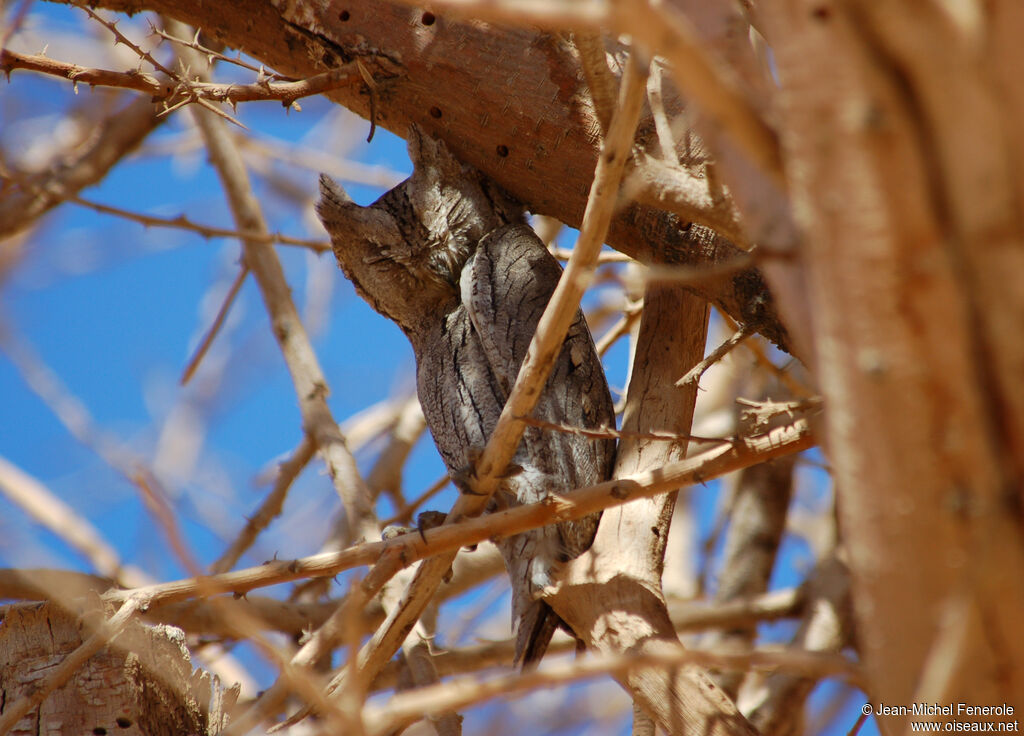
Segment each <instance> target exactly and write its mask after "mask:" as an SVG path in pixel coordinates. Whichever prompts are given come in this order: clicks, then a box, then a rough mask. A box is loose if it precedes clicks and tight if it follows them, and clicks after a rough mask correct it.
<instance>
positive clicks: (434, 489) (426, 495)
mask: <svg viewBox="0 0 1024 736" xmlns="http://www.w3.org/2000/svg"><path fill="white" fill-rule="evenodd" d="M451 480H452V479H451V478H450V477H448V474H447V473H445V474H444V475H442V476H441V477H440V478H438V479H437V480H435V481H434V482H433V483H431V484H430V487H429V488H427V490H425V491H423V493H421V494H420V495H419V496H417V497H416V498H414V499H413V500H412V502H411V503H409V504H407V505H406V506H405V507H404V508H402V509H400V510H399V511H398V513H396V514H395V515H394V516H392V517H391V518H389V519H385V520H384V521H382V522H381V523H380V525H381V526H382V527H385V526H390V525H391V524H397V523H398V522H400V521H408V520H409V519H411V518H412V515H413V514H414V513H416V510H417V509H418V508H420V507H421V506H422V505H423V504H425V503H426V502H427V501H429V500H430V499H432V498H433V497H434V496H436V495H437V494H438V493H440V492H441V491H442V490H444V488H445V486H447V485H448V484H449V483H451Z"/></svg>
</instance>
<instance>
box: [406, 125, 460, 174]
mask: <svg viewBox="0 0 1024 736" xmlns="http://www.w3.org/2000/svg"><path fill="white" fill-rule="evenodd" d="M409 158H410V159H411V160H412V164H413V175H412V179H413V181H414V182H417V183H419V182H420V181H424V177H432V178H434V179H436V180H437V182H438V183H441V182H445V181H453V182H455V181H458V180H460V179H463V178H465V177H466V176H467V175H469V173H470V169H469V168H468V167H466V166H464V165H463V164H462V163H461V162H460V161H459V160H458V159H457V158H455V155H454V154H453V153H452V152H451V149H449V148H448V145H447V144H446V143H445V142H444V141H443V140H441V139H440V138H432V137H431V136H430V135H429V134H427V133H426V132H425V131H424V130H423V129H422V128H420V127H419V126H418V125H415V124H413V125H410V126H409Z"/></svg>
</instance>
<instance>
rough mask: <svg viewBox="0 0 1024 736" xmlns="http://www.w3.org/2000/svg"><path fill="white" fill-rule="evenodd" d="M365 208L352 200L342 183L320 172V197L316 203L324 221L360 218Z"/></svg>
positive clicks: (318, 212)
mask: <svg viewBox="0 0 1024 736" xmlns="http://www.w3.org/2000/svg"><path fill="white" fill-rule="evenodd" d="M364 209H366V208H365V207H360V206H359V205H357V204H356V203H355V202H353V201H352V198H351V197H350V196H348V192H346V191H345V190H344V189H343V188H342V186H341V184H339V183H338V182H336V181H334V179H332V178H331V177H329V176H327V174H320V199H319V200H317V203H316V213H317V215H319V217H320V220H321V221H322V222H324V223H325V224H326V223H327V222H338V221H347V220H352V219H360V213H361V212H362V211H363V210H364Z"/></svg>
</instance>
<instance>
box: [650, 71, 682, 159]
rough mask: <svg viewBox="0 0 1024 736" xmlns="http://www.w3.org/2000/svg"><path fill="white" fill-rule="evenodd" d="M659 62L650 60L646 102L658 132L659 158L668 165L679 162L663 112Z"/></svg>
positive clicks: (670, 128)
mask: <svg viewBox="0 0 1024 736" xmlns="http://www.w3.org/2000/svg"><path fill="white" fill-rule="evenodd" d="M661 71H662V67H661V63H660V62H659V61H658V60H657V59H655V60H653V61H652V62H651V72H650V76H649V77H648V78H647V102H648V104H649V105H650V107H651V117H653V118H654V129H655V131H657V133H658V147H659V148H660V149H661V160H662V161H663V162H664V163H666V164H668V165H669V166H675V165H678V164H679V156H678V155H677V154H676V147H675V140H674V138H673V136H672V125H671V124H670V123H669V121H668V114H667V113H666V112H665V103H664V101H663V100H662V97H661V83H662V82H661Z"/></svg>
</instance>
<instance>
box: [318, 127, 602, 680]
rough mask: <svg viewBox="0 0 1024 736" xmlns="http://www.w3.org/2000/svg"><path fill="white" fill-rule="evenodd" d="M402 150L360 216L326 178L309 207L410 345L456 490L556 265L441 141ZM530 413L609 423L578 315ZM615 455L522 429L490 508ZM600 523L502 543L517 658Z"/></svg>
mask: <svg viewBox="0 0 1024 736" xmlns="http://www.w3.org/2000/svg"><path fill="white" fill-rule="evenodd" d="M409 151H410V156H411V158H412V160H413V163H414V167H415V168H414V173H413V175H412V177H410V178H409V179H407V180H406V181H404V182H402V183H401V184H399V185H398V186H397V187H395V188H394V189H392V190H391V191H389V192H388V193H387V194H385V195H384V196H383V197H381V198H380V199H379V200H378V201H377V202H375V203H374V204H372V205H370V206H369V207H360V206H358V205H356V204H354V203H352V202H351V200H349V198H348V197H347V196H346V195H345V193H344V191H342V190H341V188H340V187H338V186H337V185H336V184H334V183H333V182H332V181H331V180H330V179H328V178H326V177H321V180H320V183H321V199H320V202H319V203H318V204H317V211H318V213H319V215H320V218H321V219H322V220H323V223H324V226H325V227H326V228H327V231H328V233H330V235H331V241H332V243H333V246H334V252H335V255H336V256H337V259H338V263H339V264H340V266H341V268H342V270H343V271H344V272H345V274H346V275H347V276H348V278H349V279H350V280H351V281H352V283H353V284H355V287H356V290H357V291H358V292H359V293H360V295H362V296H363V298H364V299H366V301H367V302H369V303H370V305H371V306H373V307H374V309H376V310H377V311H378V312H380V313H381V314H383V315H384V316H385V317H388V318H389V319H391V320H393V321H394V322H395V323H397V324H398V326H399V327H401V328H402V330H403V331H404V332H405V334H406V336H407V337H408V338H409V341H410V342H411V343H412V346H413V350H414V352H415V354H416V365H417V371H416V375H417V386H418V389H419V398H420V403H421V404H422V405H423V413H424V415H425V416H426V420H427V425H428V426H429V427H430V431H431V434H432V435H433V437H434V442H435V443H436V444H437V448H438V450H439V451H440V453H441V457H442V458H443V459H444V462H445V464H446V465H447V467H448V469H449V472H451V473H452V476H453V478H456V479H457V483H458V484H459V485H462V486H463V488H461V490H464V491H465V490H468V489H467V488H465V487H464V486H465V483H464V482H461V479H463V478H465V477H467V475H468V474H469V473H468V471H470V469H471V466H472V463H473V460H474V458H475V456H476V453H477V452H479V450H480V449H482V448H483V447H484V445H486V443H487V440H488V438H489V437H490V436H491V433H492V432H493V431H494V427H495V425H496V424H497V421H498V416H499V415H500V413H501V409H502V407H503V406H504V404H505V400H506V399H507V397H508V394H509V391H510V390H511V387H512V385H513V384H514V382H515V379H516V376H517V374H518V372H519V368H520V366H521V365H522V362H523V359H524V357H525V356H526V350H527V347H528V346H529V344H530V340H531V338H532V336H533V333H534V330H535V328H536V326H537V322H538V320H539V319H540V315H541V313H542V312H543V311H544V307H545V306H546V305H547V303H548V300H549V299H550V297H551V294H552V292H553V291H554V288H555V285H556V283H557V282H558V278H559V274H560V271H561V269H560V266H559V265H558V263H557V261H556V260H555V259H554V258H553V257H552V256H551V255H550V254H549V253H548V251H547V249H546V248H545V247H544V245H543V243H541V242H540V240H539V239H538V238H537V236H536V235H535V234H534V233H533V231H532V230H531V229H530V228H529V227H528V226H527V225H526V224H525V223H524V221H523V215H522V211H521V209H520V208H519V207H518V206H517V205H516V204H515V203H514V202H512V201H511V200H510V199H509V198H508V197H507V196H506V195H504V194H503V193H502V192H501V191H500V190H499V189H498V188H497V187H495V186H494V185H493V184H491V183H490V182H489V181H488V180H486V179H485V178H484V177H483V176H482V175H481V174H479V173H478V172H476V171H475V170H473V169H470V168H468V167H465V166H462V165H461V164H460V163H459V162H458V161H456V160H455V159H454V157H453V156H452V155H451V153H449V151H448V149H447V147H446V146H445V145H444V144H443V143H441V142H439V141H434V140H431V139H430V138H427V137H426V136H424V135H422V134H421V133H420V132H419V131H418V130H417V129H415V128H413V129H412V130H411V131H410V136H409ZM534 416H536V417H538V418H541V419H544V420H545V421H548V422H557V423H563V424H568V425H573V426H582V427H588V428H596V427H601V426H613V425H614V411H613V409H612V401H611V396H610V394H609V392H608V385H607V383H606V382H605V377H604V371H603V370H602V367H601V361H600V359H599V358H598V356H597V353H596V351H595V349H594V342H593V340H592V338H591V336H590V332H589V331H588V329H587V325H586V322H585V320H584V318H583V315H582V314H581V313H577V315H576V319H575V321H574V322H573V325H572V327H571V328H570V330H569V334H568V336H567V338H566V340H565V344H564V346H563V347H562V352H561V354H560V355H559V358H558V362H557V363H556V365H555V368H554V370H553V371H552V374H551V376H550V378H549V379H548V382H547V385H546V387H545V390H544V393H543V394H542V396H541V398H540V400H539V402H538V404H537V407H536V409H535V410H534ZM614 451H615V445H614V442H613V441H611V440H593V439H587V438H584V437H580V436H578V435H572V434H566V433H561V432H552V431H544V430H541V429H538V428H534V427H528V428H527V429H526V432H525V434H524V436H523V440H522V442H521V444H520V446H519V449H518V451H517V453H516V456H515V459H514V461H513V462H514V464H515V465H514V467H513V470H512V473H511V474H510V476H509V477H508V478H507V479H505V480H504V481H503V483H502V486H501V489H500V491H499V492H498V493H497V494H496V496H495V498H494V499H493V500H492V504H491V507H492V508H495V507H500V506H501V505H504V504H508V505H519V504H523V503H532V502H535V501H539V500H541V499H543V498H545V497H547V496H548V494H551V493H562V492H565V491H568V490H572V489H574V488H578V487H581V486H586V485H591V484H593V483H597V482H600V481H603V480H606V479H607V478H608V477H609V475H610V473H611V469H612V462H613V456H614ZM599 518H600V516H599V515H597V514H595V515H593V516H590V517H587V518H585V519H581V520H579V521H572V522H564V523H560V524H558V525H552V526H548V527H545V528H542V529H536V530H533V531H529V532H526V533H524V534H519V535H517V536H515V537H511V538H508V539H502V540H498V546H499V548H500V549H501V552H502V555H503V556H504V558H505V563H506V566H507V567H508V571H509V575H510V577H511V580H512V594H513V625H514V628H515V631H516V654H517V658H520V659H522V660H523V661H525V662H531V661H534V660H536V659H539V658H540V657H541V656H542V655H543V653H544V650H545V649H546V648H547V644H548V642H549V641H550V639H551V635H552V633H553V632H554V629H555V627H556V626H557V625H559V623H560V621H559V619H558V617H557V616H556V615H555V614H554V612H552V611H551V609H550V608H549V607H548V606H547V605H546V604H545V603H544V602H543V601H542V600H540V596H541V594H542V593H543V590H544V588H545V587H546V586H548V585H550V584H551V582H552V573H553V572H554V568H555V567H556V566H557V565H558V564H559V563H560V562H563V561H565V560H568V559H572V558H573V557H576V556H578V555H579V554H581V553H583V552H584V551H586V549H587V548H588V547H589V546H590V544H591V542H592V541H593V538H594V534H595V533H596V531H597V523H598V520H599Z"/></svg>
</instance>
